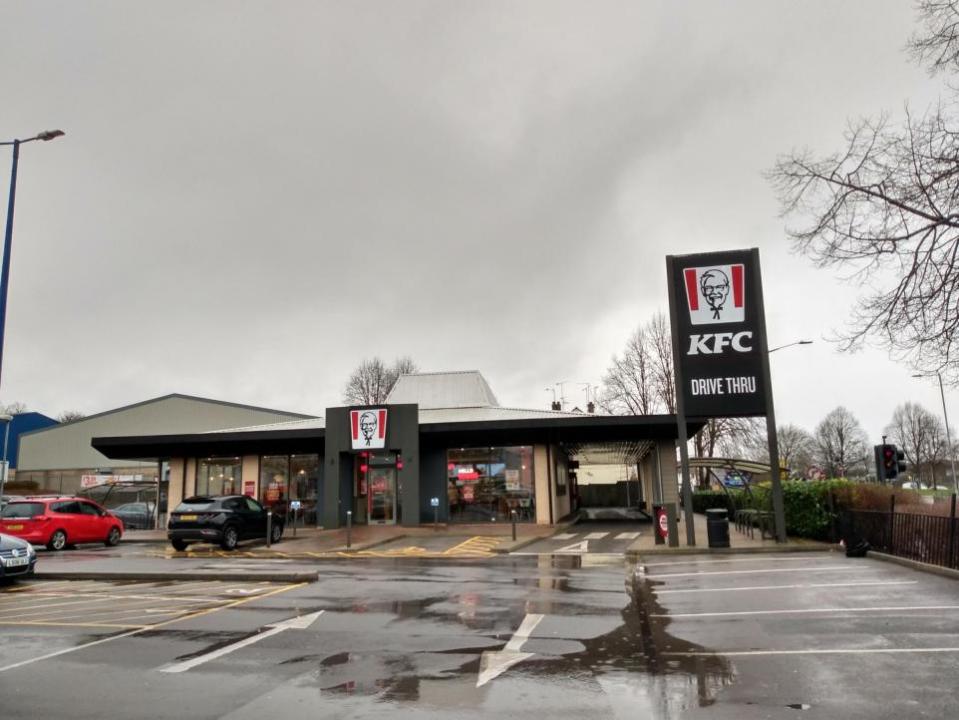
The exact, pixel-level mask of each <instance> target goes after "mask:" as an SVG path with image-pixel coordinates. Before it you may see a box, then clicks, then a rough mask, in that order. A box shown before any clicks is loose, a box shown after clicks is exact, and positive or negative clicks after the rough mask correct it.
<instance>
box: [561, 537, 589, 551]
mask: <svg viewBox="0 0 959 720" xmlns="http://www.w3.org/2000/svg"><path fill="white" fill-rule="evenodd" d="M555 552H558V553H561V552H568V553H584V552H589V540H583V541H582V542H578V543H573V544H572V545H567V546H566V547H561V548H560V549H559V550H556V551H555Z"/></svg>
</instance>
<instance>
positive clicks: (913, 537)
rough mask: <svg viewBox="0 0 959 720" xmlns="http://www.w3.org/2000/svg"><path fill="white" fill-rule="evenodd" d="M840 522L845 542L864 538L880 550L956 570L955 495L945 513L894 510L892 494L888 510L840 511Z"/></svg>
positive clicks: (958, 535) (958, 559) (958, 543)
mask: <svg viewBox="0 0 959 720" xmlns="http://www.w3.org/2000/svg"><path fill="white" fill-rule="evenodd" d="M840 525H841V529H840V533H841V535H842V539H843V540H844V541H845V542H846V544H847V545H850V544H856V543H857V542H859V541H860V540H865V541H866V542H868V543H869V545H870V546H871V547H872V549H873V550H877V551H879V552H884V553H888V554H889V555H895V556H897V557H901V558H906V559H908V560H916V561H918V562H923V563H929V564H930V565H939V566H941V567H946V568H952V569H954V570H959V532H957V531H959V527H957V523H956V496H955V495H953V496H952V502H951V507H950V514H949V515H948V516H943V515H926V514H921V513H907V512H897V511H896V504H895V499H894V498H892V499H890V503H889V510H847V511H845V512H843V513H842V515H841V522H840Z"/></svg>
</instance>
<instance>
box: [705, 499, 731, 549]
mask: <svg viewBox="0 0 959 720" xmlns="http://www.w3.org/2000/svg"><path fill="white" fill-rule="evenodd" d="M706 537H707V538H709V547H711V548H728V547H729V513H728V511H727V510H726V509H725V508H712V509H711V510H707V511H706Z"/></svg>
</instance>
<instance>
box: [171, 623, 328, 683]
mask: <svg viewBox="0 0 959 720" xmlns="http://www.w3.org/2000/svg"><path fill="white" fill-rule="evenodd" d="M322 614H323V611H322V610H320V611H318V612H315V613H310V614H309V615H300V616H298V617H295V618H290V619H289V620H284V621H282V622H278V623H274V624H272V625H267V627H268V628H270V629H269V630H264V631H263V632H261V633H257V634H256V635H254V636H252V637H248V638H246V639H245V640H240V641H239V642H235V643H233V644H232V645H227V646H226V647H222V648H220V649H219V650H214V651H213V652H209V653H206V654H205V655H199V656H197V657H195V658H191V659H190V660H184V661H183V662H181V663H177V664H176V665H167V666H166V667H163V668H160V672H165V673H181V672H186V671H187V670H190V669H192V668H195V667H196V666H197V665H202V664H203V663H207V662H210V660H216V659H217V658H220V657H223V656H224V655H229V654H230V653H231V652H234V651H236V650H239V649H240V648H244V647H247V646H248V645H253V644H254V643H258V642H260V640H266V638H268V637H271V636H272V635H277V634H279V633H281V632H283V631H284V630H306V628H308V627H309V626H310V625H312V624H313V622H314V621H315V620H316V619H317V618H318V617H319V616H320V615H322Z"/></svg>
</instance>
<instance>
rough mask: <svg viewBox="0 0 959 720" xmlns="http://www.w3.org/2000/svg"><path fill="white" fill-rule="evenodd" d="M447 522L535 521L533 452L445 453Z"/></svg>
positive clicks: (463, 450) (525, 449)
mask: <svg viewBox="0 0 959 720" xmlns="http://www.w3.org/2000/svg"><path fill="white" fill-rule="evenodd" d="M446 457H447V465H446V467H447V487H446V489H447V497H448V500H449V506H450V522H483V521H487V522H488V521H508V520H509V519H510V516H511V511H513V510H515V511H516V519H517V520H518V521H520V522H524V521H525V522H532V521H535V519H536V493H535V486H534V480H533V448H532V447H531V446H529V445H519V446H512V447H484V448H459V449H450V450H448V451H447V456H446Z"/></svg>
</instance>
